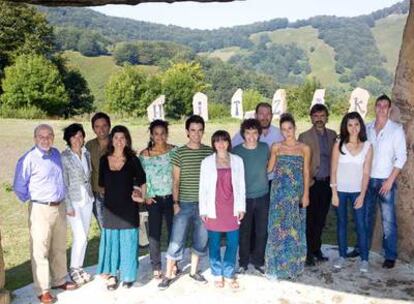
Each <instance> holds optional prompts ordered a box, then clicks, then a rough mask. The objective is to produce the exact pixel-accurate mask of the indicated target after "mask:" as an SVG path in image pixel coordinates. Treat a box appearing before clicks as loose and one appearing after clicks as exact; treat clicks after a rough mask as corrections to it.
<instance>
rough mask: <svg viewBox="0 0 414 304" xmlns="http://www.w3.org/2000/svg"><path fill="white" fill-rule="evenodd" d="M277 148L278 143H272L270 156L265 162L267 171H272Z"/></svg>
mask: <svg viewBox="0 0 414 304" xmlns="http://www.w3.org/2000/svg"><path fill="white" fill-rule="evenodd" d="M278 150H279V145H278V144H273V145H272V149H271V150H270V158H269V161H268V163H267V173H270V172H272V171H273V169H274V167H275V163H276V157H277V152H278Z"/></svg>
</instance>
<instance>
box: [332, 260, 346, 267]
mask: <svg viewBox="0 0 414 304" xmlns="http://www.w3.org/2000/svg"><path fill="white" fill-rule="evenodd" d="M344 265H345V258H343V257H339V258H338V259H337V260H336V261H335V263H334V265H333V267H334V268H336V269H342V268H344Z"/></svg>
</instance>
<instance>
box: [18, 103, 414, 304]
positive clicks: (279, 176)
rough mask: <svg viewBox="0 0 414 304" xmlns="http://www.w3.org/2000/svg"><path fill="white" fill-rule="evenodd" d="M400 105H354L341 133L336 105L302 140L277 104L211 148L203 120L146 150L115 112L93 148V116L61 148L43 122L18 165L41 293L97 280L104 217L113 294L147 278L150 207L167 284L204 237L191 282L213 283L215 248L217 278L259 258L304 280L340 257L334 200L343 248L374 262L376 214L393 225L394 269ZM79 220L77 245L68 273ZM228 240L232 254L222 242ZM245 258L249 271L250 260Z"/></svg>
mask: <svg viewBox="0 0 414 304" xmlns="http://www.w3.org/2000/svg"><path fill="white" fill-rule="evenodd" d="M390 109H391V100H390V99H389V98H388V97H387V96H386V95H382V96H380V97H379V98H378V99H377V100H376V104H375V112H376V119H375V121H374V122H372V123H370V124H368V125H366V126H365V124H364V121H363V119H362V118H361V116H360V115H359V114H358V113H356V112H352V113H348V114H346V115H345V116H344V117H343V119H342V122H341V126H340V134H339V136H338V137H337V135H336V133H335V131H333V130H330V129H328V128H326V124H327V121H328V114H329V113H328V109H327V108H326V107H325V106H324V105H321V104H316V105H314V106H313V107H312V108H311V110H310V117H311V121H312V125H313V126H312V127H311V129H310V130H308V131H306V132H304V133H302V134H300V135H299V138H298V139H296V123H295V120H294V118H293V116H292V115H290V114H288V113H286V114H283V115H282V116H281V117H280V120H279V128H277V127H275V126H273V125H272V124H271V123H272V118H273V116H272V108H271V106H270V105H269V104H267V103H260V104H258V105H257V107H256V111H255V114H256V115H255V117H256V118H255V119H246V120H244V121H243V122H242V123H241V126H240V131H239V132H238V133H237V134H235V135H234V136H233V139H232V138H231V136H230V134H229V133H228V132H227V131H225V130H218V131H216V132H215V133H214V134H213V135H212V137H211V146H208V145H204V144H202V138H203V134H204V129H205V122H204V120H203V119H202V117H200V116H198V115H192V116H190V117H189V118H188V119H187V120H186V122H185V131H186V135H187V138H188V141H187V143H186V144H184V145H183V146H180V147H176V146H174V145H172V144H169V143H168V131H169V125H168V122H166V121H163V120H155V121H153V122H151V124H150V126H149V133H150V140H149V143H148V145H147V147H146V148H145V149H144V150H142V151H141V152H140V153H139V154H137V153H136V152H135V151H134V150H133V148H132V147H133V145H132V139H131V135H130V132H129V130H128V129H127V128H126V127H125V126H121V125H118V126H114V127H113V128H112V129H111V121H110V118H109V116H108V115H107V114H105V113H101V112H99V113H96V114H95V115H94V116H93V117H92V129H93V131H94V133H95V134H96V138H94V139H92V140H90V141H88V142H87V143H86V144H85V131H84V129H83V126H82V125H81V124H76V123H74V124H71V125H69V126H68V127H66V128H65V129H64V136H63V139H64V140H65V142H66V143H67V149H66V150H64V151H63V152H62V153H60V152H59V151H58V150H57V149H56V148H54V147H53V141H54V132H53V129H52V127H51V126H49V125H47V124H41V125H39V126H37V127H36V128H35V130H34V142H35V145H34V147H33V148H31V149H30V150H29V151H28V152H27V153H25V154H24V155H23V156H22V157H21V158H20V159H19V161H18V163H17V166H16V172H15V179H14V191H15V193H16V195H17V196H18V198H19V199H20V200H21V201H23V202H29V204H28V205H29V229H30V244H31V246H30V249H31V261H32V273H33V280H34V287H35V292H36V294H37V296H38V298H39V300H40V301H41V302H42V303H52V302H54V301H55V297H54V296H53V295H52V294H51V293H50V289H51V288H60V289H64V290H72V289H75V288H77V287H78V286H80V285H82V284H85V283H87V282H89V281H90V280H92V279H93V276H92V275H91V274H89V273H87V272H86V271H85V270H84V269H83V263H84V258H85V252H86V247H87V239H88V231H89V226H90V222H91V217H92V213H93V214H94V215H95V217H96V220H97V222H98V224H99V226H100V228H101V238H100V245H99V261H98V266H97V271H96V272H97V274H98V275H100V276H101V277H102V278H104V279H105V282H106V286H107V288H108V290H114V289H116V288H117V287H118V285H119V282H122V286H124V287H125V288H130V287H131V286H132V285H133V283H134V282H135V281H136V279H137V268H138V254H137V253H138V241H139V240H138V237H139V233H138V228H139V225H140V223H139V218H140V217H139V210H140V204H141V205H143V206H145V208H146V210H147V211H148V227H149V229H148V233H149V251H150V260H151V264H152V269H153V275H154V278H155V279H159V280H161V281H160V283H159V285H158V286H159V288H160V289H166V288H168V287H169V286H170V284H171V283H172V282H173V281H174V280H175V278H177V277H178V276H179V275H180V274H181V273H182V270H181V269H180V267H179V263H178V262H179V261H180V260H182V259H183V254H184V249H185V247H186V244H187V237H188V235H189V234H190V232H191V236H192V242H191V268H190V274H189V276H190V278H192V279H193V280H195V281H197V282H200V283H207V280H206V279H205V277H204V276H203V274H202V273H201V272H200V270H199V260H200V258H201V257H202V256H204V255H206V254H207V251H208V255H209V262H210V268H211V272H212V275H213V277H214V285H215V286H216V287H217V288H222V287H224V286H225V285H226V284H228V285H229V286H230V287H231V288H238V287H239V282H238V280H237V276H236V273H238V274H244V273H245V272H246V271H247V270H248V266H249V264H251V265H252V266H253V269H254V271H256V272H257V273H258V274H260V275H265V276H266V277H268V278H269V279H292V280H294V279H296V278H297V277H298V276H299V275H300V274H301V273H302V272H303V270H304V267H305V265H307V266H314V265H316V262H323V261H326V260H328V258H327V257H326V256H325V255H324V253H323V252H322V250H321V243H322V241H321V235H322V231H323V228H324V226H325V222H326V217H327V214H328V211H329V208H330V205H331V203H332V205H333V206H334V207H335V211H336V214H337V238H338V245H339V257H338V259H337V260H336V261H335V262H334V264H333V266H334V267H335V268H337V269H340V268H342V267H344V265H345V263H346V258H347V257H352V256H353V257H355V256H358V255H360V257H361V262H360V264H359V270H360V271H362V272H367V271H368V253H369V248H370V246H371V239H372V234H373V226H374V221H375V210H376V207H377V205H379V207H380V211H381V216H382V224H383V231H384V237H383V247H384V254H385V261H384V264H383V267H385V268H392V267H394V264H395V260H396V258H397V249H396V248H397V247H396V246H397V223H396V217H395V194H396V184H395V180H396V178H397V176H398V174H399V172H400V170H401V169H402V167H403V166H404V163H405V161H406V158H407V156H406V154H407V153H406V145H405V135H404V131H403V128H402V126H401V125H400V124H398V123H395V122H392V121H391V120H390V119H389V118H388V117H389V112H390ZM348 204H351V206H352V209H353V214H354V219H355V226H356V234H357V240H358V242H357V245H356V246H355V249H354V250H353V251H352V252H348V251H347V223H348V220H347V206H348ZM163 220H165V223H166V231H167V234H168V235H167V239H168V244H169V246H168V249H167V253H166V267H165V272H164V273H163V272H162V267H161V266H162V264H161V263H162V261H161V249H160V247H161V246H160V242H161V232H162V230H163V229H162V223H163ZM66 221H68V222H69V224H70V226H71V229H72V235H73V244H72V250H71V260H70V269H69V277H70V279H71V280H70V281H67V278H66V277H67V274H68V272H67V268H66V252H65V251H66ZM223 236H224V237H225V244H226V249H225V253H224V256H222V254H221V244H222V237H223ZM237 255H238V258H239V260H238V268H237V267H236V264H237Z"/></svg>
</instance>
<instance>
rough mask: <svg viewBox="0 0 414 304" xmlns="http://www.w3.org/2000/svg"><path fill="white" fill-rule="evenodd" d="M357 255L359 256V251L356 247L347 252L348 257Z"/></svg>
mask: <svg viewBox="0 0 414 304" xmlns="http://www.w3.org/2000/svg"><path fill="white" fill-rule="evenodd" d="M357 256H359V251H358V250H355V249H354V250H352V251H351V252H348V253H347V254H346V257H347V258H356V257H357Z"/></svg>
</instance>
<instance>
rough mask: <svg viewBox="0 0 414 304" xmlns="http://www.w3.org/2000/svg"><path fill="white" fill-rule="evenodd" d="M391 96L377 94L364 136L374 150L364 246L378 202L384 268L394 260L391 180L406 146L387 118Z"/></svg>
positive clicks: (396, 126)
mask: <svg viewBox="0 0 414 304" xmlns="http://www.w3.org/2000/svg"><path fill="white" fill-rule="evenodd" d="M390 110H391V99H390V98H389V97H388V96H387V95H381V96H380V97H378V98H377V100H376V102H375V120H374V121H373V122H371V123H369V124H368V125H367V136H368V140H369V141H370V142H371V144H372V146H373V149H374V158H373V162H372V170H371V176H370V180H369V186H368V191H367V195H366V197H365V205H366V225H367V237H368V248H370V247H371V242H372V234H373V229H374V224H375V211H376V207H377V204H379V207H380V211H381V218H382V228H383V231H384V235H383V248H384V255H385V261H384V263H383V265H382V267H384V268H393V267H394V265H395V260H396V259H397V220H396V215H395V196H396V192H397V188H396V183H395V180H396V178H397V176H398V175H399V173H400V171H401V169H402V168H403V166H404V164H405V162H406V160H407V145H406V141H405V134H404V130H403V127H402V125H401V124H399V123H396V122H393V121H391V120H390V119H389V113H390Z"/></svg>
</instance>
